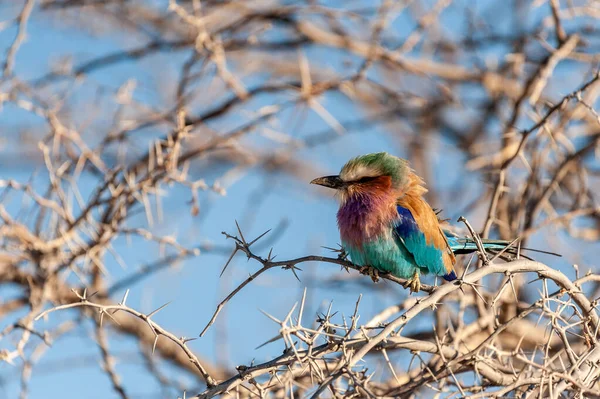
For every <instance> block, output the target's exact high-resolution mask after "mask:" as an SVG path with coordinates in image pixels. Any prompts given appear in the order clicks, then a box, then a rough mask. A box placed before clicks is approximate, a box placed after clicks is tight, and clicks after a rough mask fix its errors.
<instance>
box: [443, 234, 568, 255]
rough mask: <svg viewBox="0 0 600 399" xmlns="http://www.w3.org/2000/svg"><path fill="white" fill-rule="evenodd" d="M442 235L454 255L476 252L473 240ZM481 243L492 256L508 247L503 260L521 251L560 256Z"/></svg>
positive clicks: (503, 243)
mask: <svg viewBox="0 0 600 399" xmlns="http://www.w3.org/2000/svg"><path fill="white" fill-rule="evenodd" d="M444 233H445V234H446V237H447V238H448V244H449V245H450V249H452V252H454V253H455V254H456V255H462V254H470V253H472V252H475V251H477V244H475V240H473V239H472V238H469V237H457V236H455V235H453V234H452V233H449V232H444ZM481 242H482V244H483V249H485V250H486V251H488V252H490V253H492V254H497V253H499V252H501V251H502V250H504V249H505V248H507V247H508V249H506V250H504V252H503V255H504V254H506V255H507V256H505V257H504V258H510V256H509V255H517V253H518V252H519V251H522V250H525V251H531V252H537V253H542V254H548V255H554V256H560V254H557V253H554V252H549V251H542V250H540V249H533V248H525V247H519V245H517V244H513V245H512V246H510V243H511V242H510V241H503V240H489V239H482V240H481ZM509 246H510V247H509ZM521 256H523V255H521ZM523 257H525V258H526V256H523Z"/></svg>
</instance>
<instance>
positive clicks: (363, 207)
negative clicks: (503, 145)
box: [310, 152, 544, 293]
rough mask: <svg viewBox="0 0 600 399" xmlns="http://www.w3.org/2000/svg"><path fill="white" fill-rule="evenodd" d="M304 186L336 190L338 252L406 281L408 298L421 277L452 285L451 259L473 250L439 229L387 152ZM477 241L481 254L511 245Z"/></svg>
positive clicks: (406, 169) (407, 174)
mask: <svg viewBox="0 0 600 399" xmlns="http://www.w3.org/2000/svg"><path fill="white" fill-rule="evenodd" d="M310 183H311V184H316V185H320V186H324V187H328V188H331V189H334V190H335V191H336V197H337V199H338V200H339V209H338V212H337V224H338V228H339V231H340V238H341V247H342V250H343V251H344V253H345V254H347V255H348V256H349V257H350V260H351V261H352V263H354V264H356V265H357V266H360V267H361V268H368V269H369V270H370V271H374V272H375V273H377V272H382V273H391V274H392V275H393V276H396V277H399V278H403V279H406V280H407V281H406V284H405V288H410V292H411V293H416V292H418V291H419V290H420V288H421V281H420V275H421V274H423V275H426V274H433V275H436V276H442V277H443V278H444V279H445V280H447V281H454V280H456V279H457V275H456V270H455V268H454V265H455V264H456V256H455V255H457V254H467V253H472V252H475V251H477V244H476V242H475V240H474V239H473V238H468V237H460V236H457V235H455V234H453V233H451V232H450V231H449V230H448V229H443V228H442V225H441V221H440V220H439V219H438V215H437V214H436V212H435V210H434V209H433V208H432V207H431V206H430V205H429V204H428V203H427V202H426V201H425V199H424V198H423V195H424V194H425V193H426V192H427V188H425V182H424V181H423V179H422V178H421V177H419V176H418V175H417V174H416V173H415V171H414V170H413V169H411V167H410V164H409V162H408V161H407V160H405V159H402V158H398V157H396V156H393V155H390V154H388V153H387V152H377V153H371V154H366V155H361V156H358V157H356V158H353V159H351V160H349V161H348V162H347V163H346V164H345V165H344V166H343V167H342V169H341V171H340V173H339V174H338V175H334V176H323V177H319V178H316V179H314V180H312V181H311V182H310ZM481 241H482V245H483V248H484V249H486V250H492V251H495V252H500V251H502V250H503V249H504V248H507V247H508V246H509V245H510V244H511V243H510V242H509V241H502V240H487V239H482V240H481ZM539 252H544V251H539ZM373 269H374V270H373ZM371 277H374V276H373V275H371ZM374 279H375V278H374Z"/></svg>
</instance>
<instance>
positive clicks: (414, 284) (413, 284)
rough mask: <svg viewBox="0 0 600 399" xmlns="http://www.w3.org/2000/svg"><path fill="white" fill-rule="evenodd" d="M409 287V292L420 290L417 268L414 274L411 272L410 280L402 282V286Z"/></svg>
mask: <svg viewBox="0 0 600 399" xmlns="http://www.w3.org/2000/svg"><path fill="white" fill-rule="evenodd" d="M409 287H410V292H411V293H413V292H415V293H417V292H419V291H420V290H421V280H420V279H419V272H418V271H417V270H415V274H413V277H412V278H411V279H410V280H407V281H406V283H404V288H409Z"/></svg>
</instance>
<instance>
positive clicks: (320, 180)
mask: <svg viewBox="0 0 600 399" xmlns="http://www.w3.org/2000/svg"><path fill="white" fill-rule="evenodd" d="M310 184H318V185H319V186H323V187H329V188H333V189H335V190H337V189H340V188H342V187H344V186H345V185H346V183H345V182H344V181H343V180H342V179H340V177H339V176H323V177H317V178H316V179H314V180H313V181H311V182H310Z"/></svg>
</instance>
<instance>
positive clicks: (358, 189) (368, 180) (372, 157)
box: [310, 152, 411, 200]
mask: <svg viewBox="0 0 600 399" xmlns="http://www.w3.org/2000/svg"><path fill="white" fill-rule="evenodd" d="M409 173H411V169H410V167H409V165H408V162H407V161H406V160H404V159H401V158H398V157H395V156H393V155H390V154H388V153H387V152H377V153H373V154H367V155H361V156H359V157H356V158H353V159H351V160H350V161H348V162H347V163H346V165H344V166H343V167H342V170H341V171H340V174H339V175H335V176H324V177H319V178H317V179H314V180H313V181H311V182H310V183H311V184H318V185H320V186H324V187H329V188H332V189H334V190H337V192H338V194H339V196H340V198H341V199H342V200H344V199H347V198H348V197H351V196H353V195H361V194H369V193H372V194H375V193H385V192H398V191H400V190H402V188H403V187H404V186H406V184H407V181H408V179H409Z"/></svg>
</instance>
